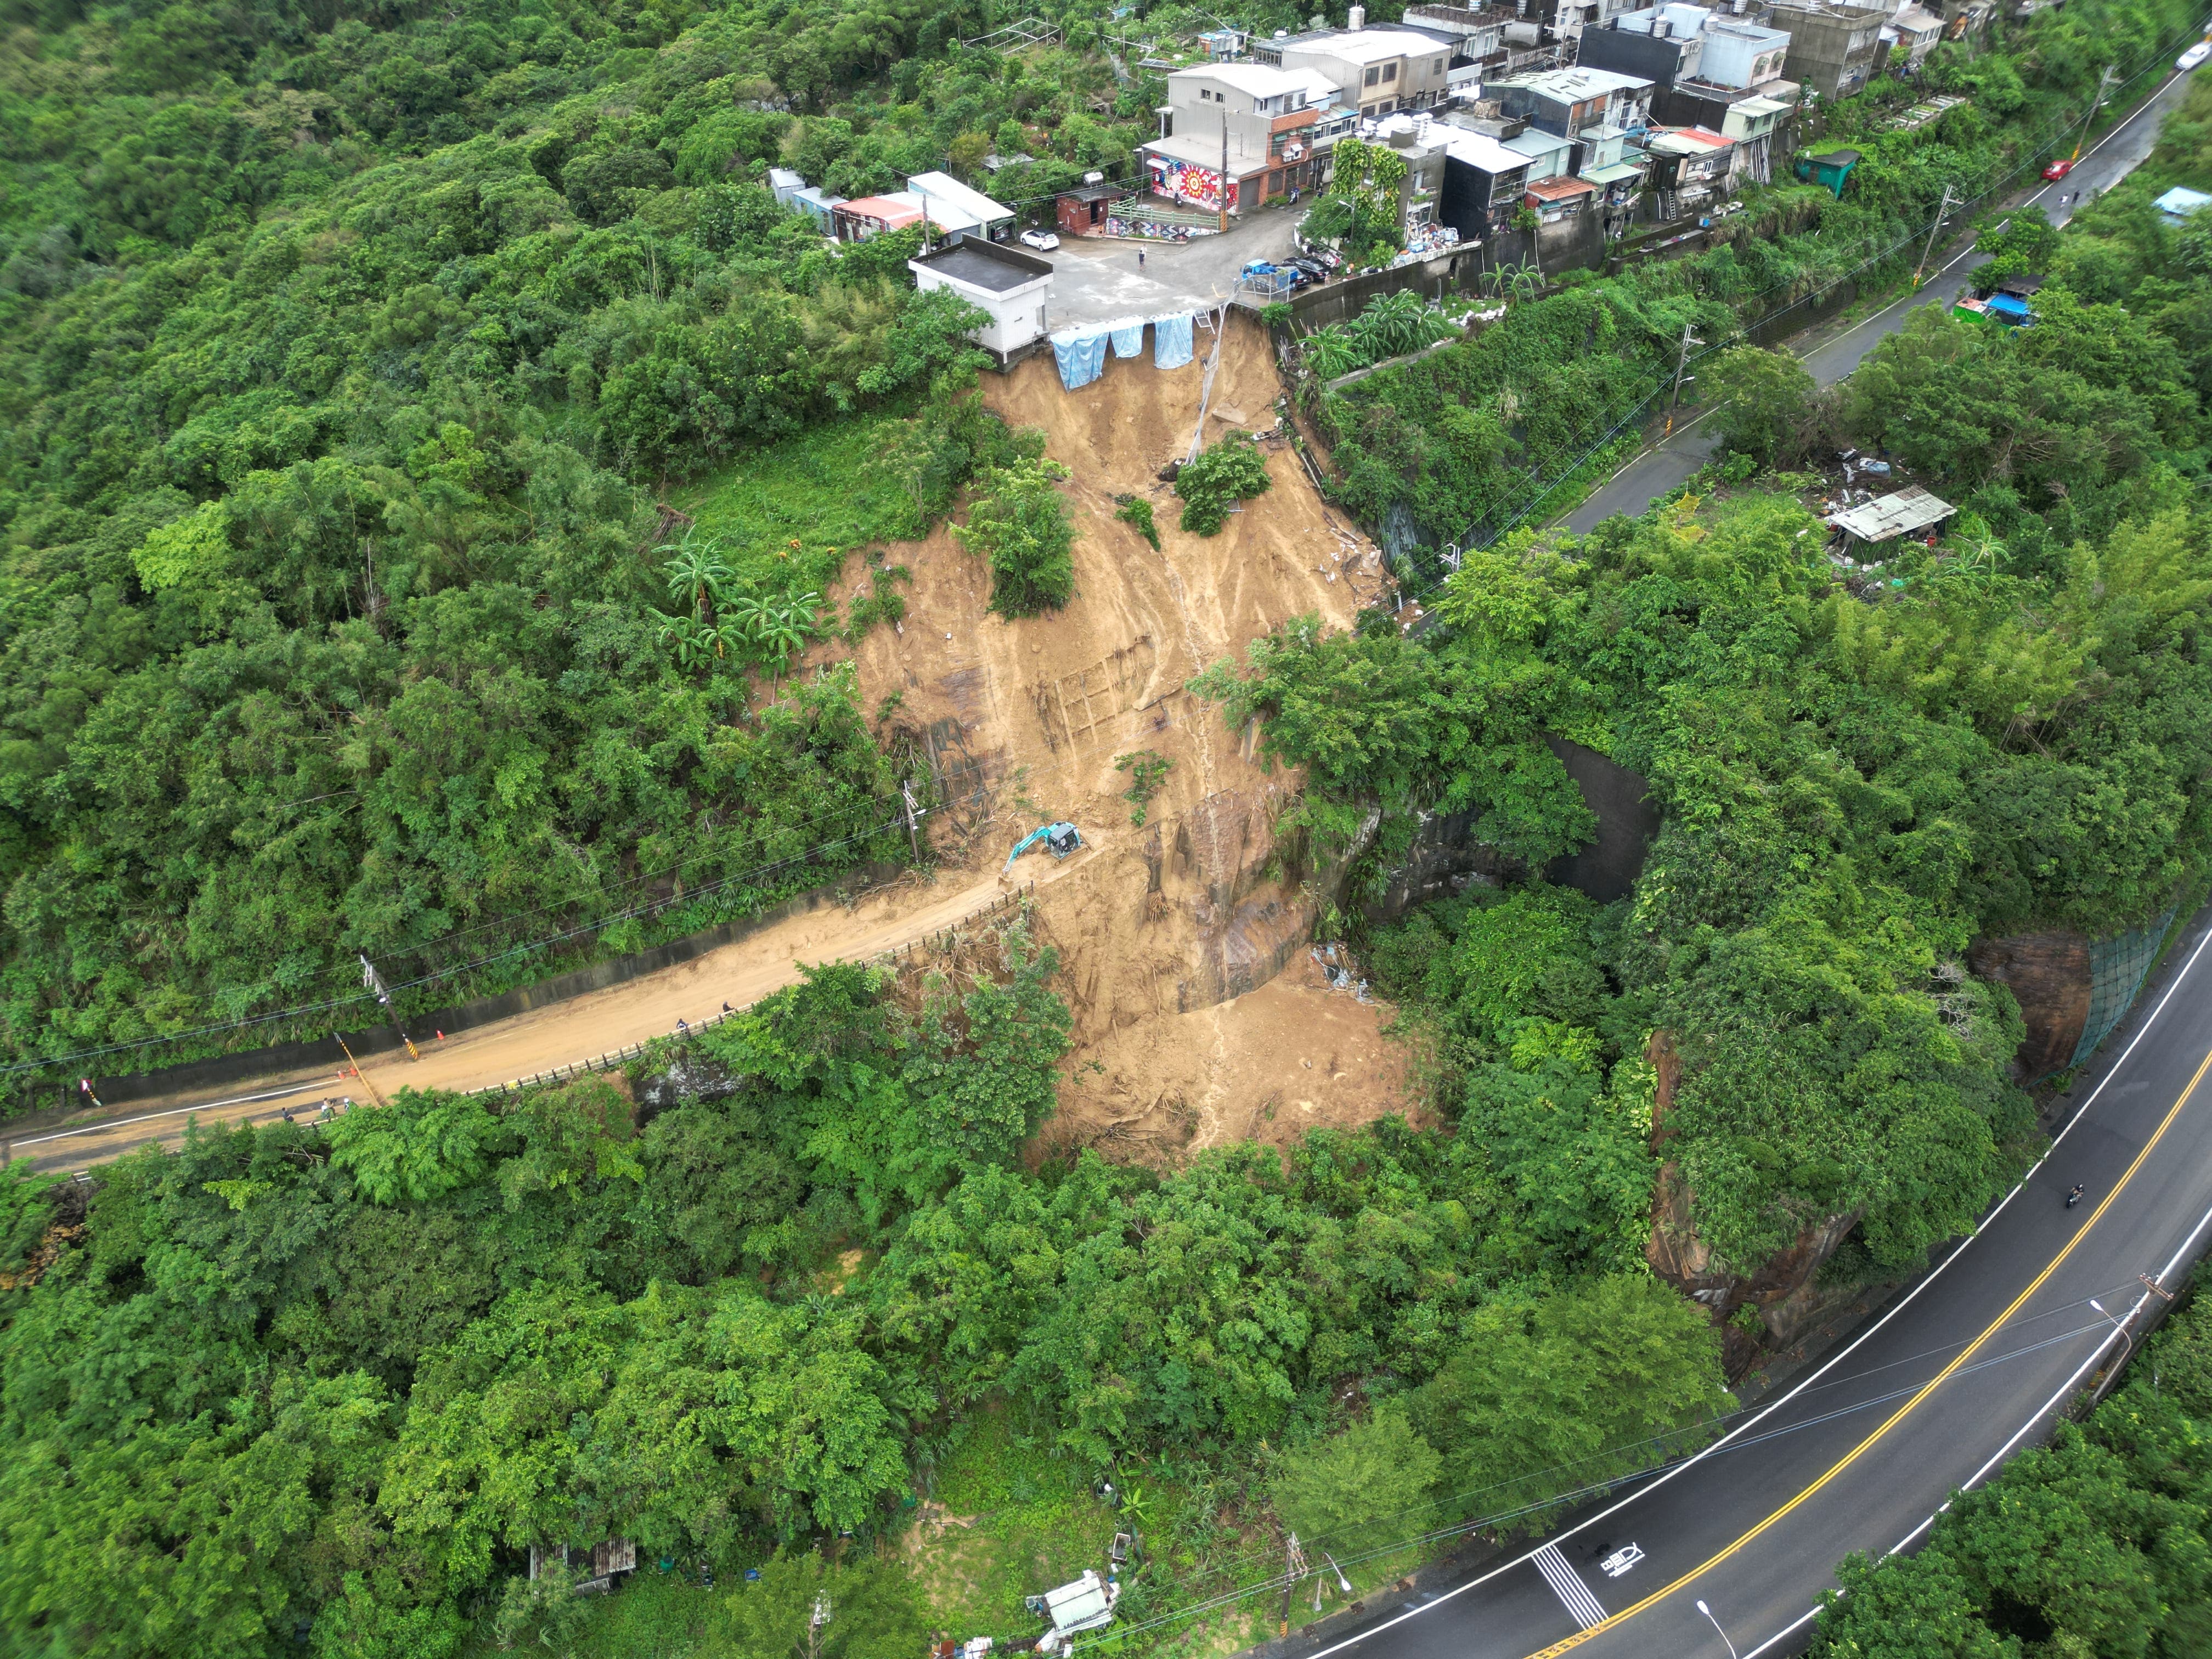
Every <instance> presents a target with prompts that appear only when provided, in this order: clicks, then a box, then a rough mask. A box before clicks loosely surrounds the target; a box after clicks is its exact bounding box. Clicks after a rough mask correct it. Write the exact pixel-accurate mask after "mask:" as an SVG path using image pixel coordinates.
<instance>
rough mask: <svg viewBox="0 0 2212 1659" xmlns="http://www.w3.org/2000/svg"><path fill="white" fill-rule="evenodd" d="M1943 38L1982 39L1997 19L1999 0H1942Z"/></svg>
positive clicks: (1986, 35)
mask: <svg viewBox="0 0 2212 1659" xmlns="http://www.w3.org/2000/svg"><path fill="white" fill-rule="evenodd" d="M1940 9H1941V10H1942V15H1943V38H1944V39H1945V40H1984V39H1986V38H1987V37H1988V35H1989V32H1990V24H1992V23H1994V22H1995V21H1996V15H1997V0H1942V6H1941V8H1940Z"/></svg>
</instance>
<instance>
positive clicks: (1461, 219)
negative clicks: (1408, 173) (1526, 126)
mask: <svg viewBox="0 0 2212 1659" xmlns="http://www.w3.org/2000/svg"><path fill="white" fill-rule="evenodd" d="M1492 125H1495V124H1492ZM1443 148H1444V167H1443V188H1442V190H1441V191H1439V193H1438V196H1437V217H1438V218H1439V219H1441V220H1443V222H1444V223H1446V224H1448V225H1449V226H1450V227H1451V228H1453V229H1455V230H1456V231H1457V232H1459V234H1460V240H1462V241H1467V242H1473V241H1479V240H1481V239H1482V238H1484V237H1486V236H1489V235H1492V234H1495V233H1496V232H1498V231H1501V230H1504V228H1506V227H1507V226H1508V225H1510V224H1511V223H1512V222H1513V214H1514V210H1516V208H1518V207H1519V206H1520V205H1521V200H1522V197H1523V196H1524V195H1525V194H1526V193H1527V191H1528V167H1529V161H1528V157H1527V156H1526V155H1522V153H1521V152H1520V151H1519V150H1517V149H1507V148H1506V146H1505V143H1504V140H1503V139H1502V138H1500V137H1498V136H1497V135H1495V134H1492V133H1487V132H1477V131H1474V130H1473V129H1471V128H1468V127H1462V126H1456V125H1452V126H1447V127H1445V129H1444V130H1443Z"/></svg>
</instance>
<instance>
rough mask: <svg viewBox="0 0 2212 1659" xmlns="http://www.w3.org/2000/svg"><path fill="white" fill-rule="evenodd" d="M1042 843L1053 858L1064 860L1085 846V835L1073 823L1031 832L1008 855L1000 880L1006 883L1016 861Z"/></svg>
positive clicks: (1055, 824) (1049, 826) (1000, 873)
mask: <svg viewBox="0 0 2212 1659" xmlns="http://www.w3.org/2000/svg"><path fill="white" fill-rule="evenodd" d="M1040 842H1042V844H1043V846H1044V849H1045V851H1047V852H1048V853H1050V854H1052V855H1053V857H1054V858H1056V859H1064V858H1066V856H1067V855H1068V854H1070V853H1073V851H1074V850H1075V849H1076V848H1079V847H1080V846H1082V845H1083V835H1082V832H1081V831H1080V830H1079V829H1076V827H1075V826H1074V825H1073V824H1072V823H1048V824H1046V825H1044V826H1043V827H1042V828H1041V829H1032V830H1030V832H1029V834H1027V835H1026V836H1023V837H1022V838H1021V839H1020V840H1019V841H1018V842H1015V843H1014V850H1013V851H1012V852H1011V853H1009V854H1006V868H1005V869H1003V870H1001V871H1000V872H999V879H1000V880H1001V881H1004V880H1005V879H1006V878H1007V877H1008V876H1010V875H1012V874H1013V872H1014V860H1016V859H1018V858H1019V857H1021V855H1022V854H1024V853H1026V852H1028V851H1029V850H1030V848H1032V847H1035V846H1036V845H1038V844H1039V843H1040Z"/></svg>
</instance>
